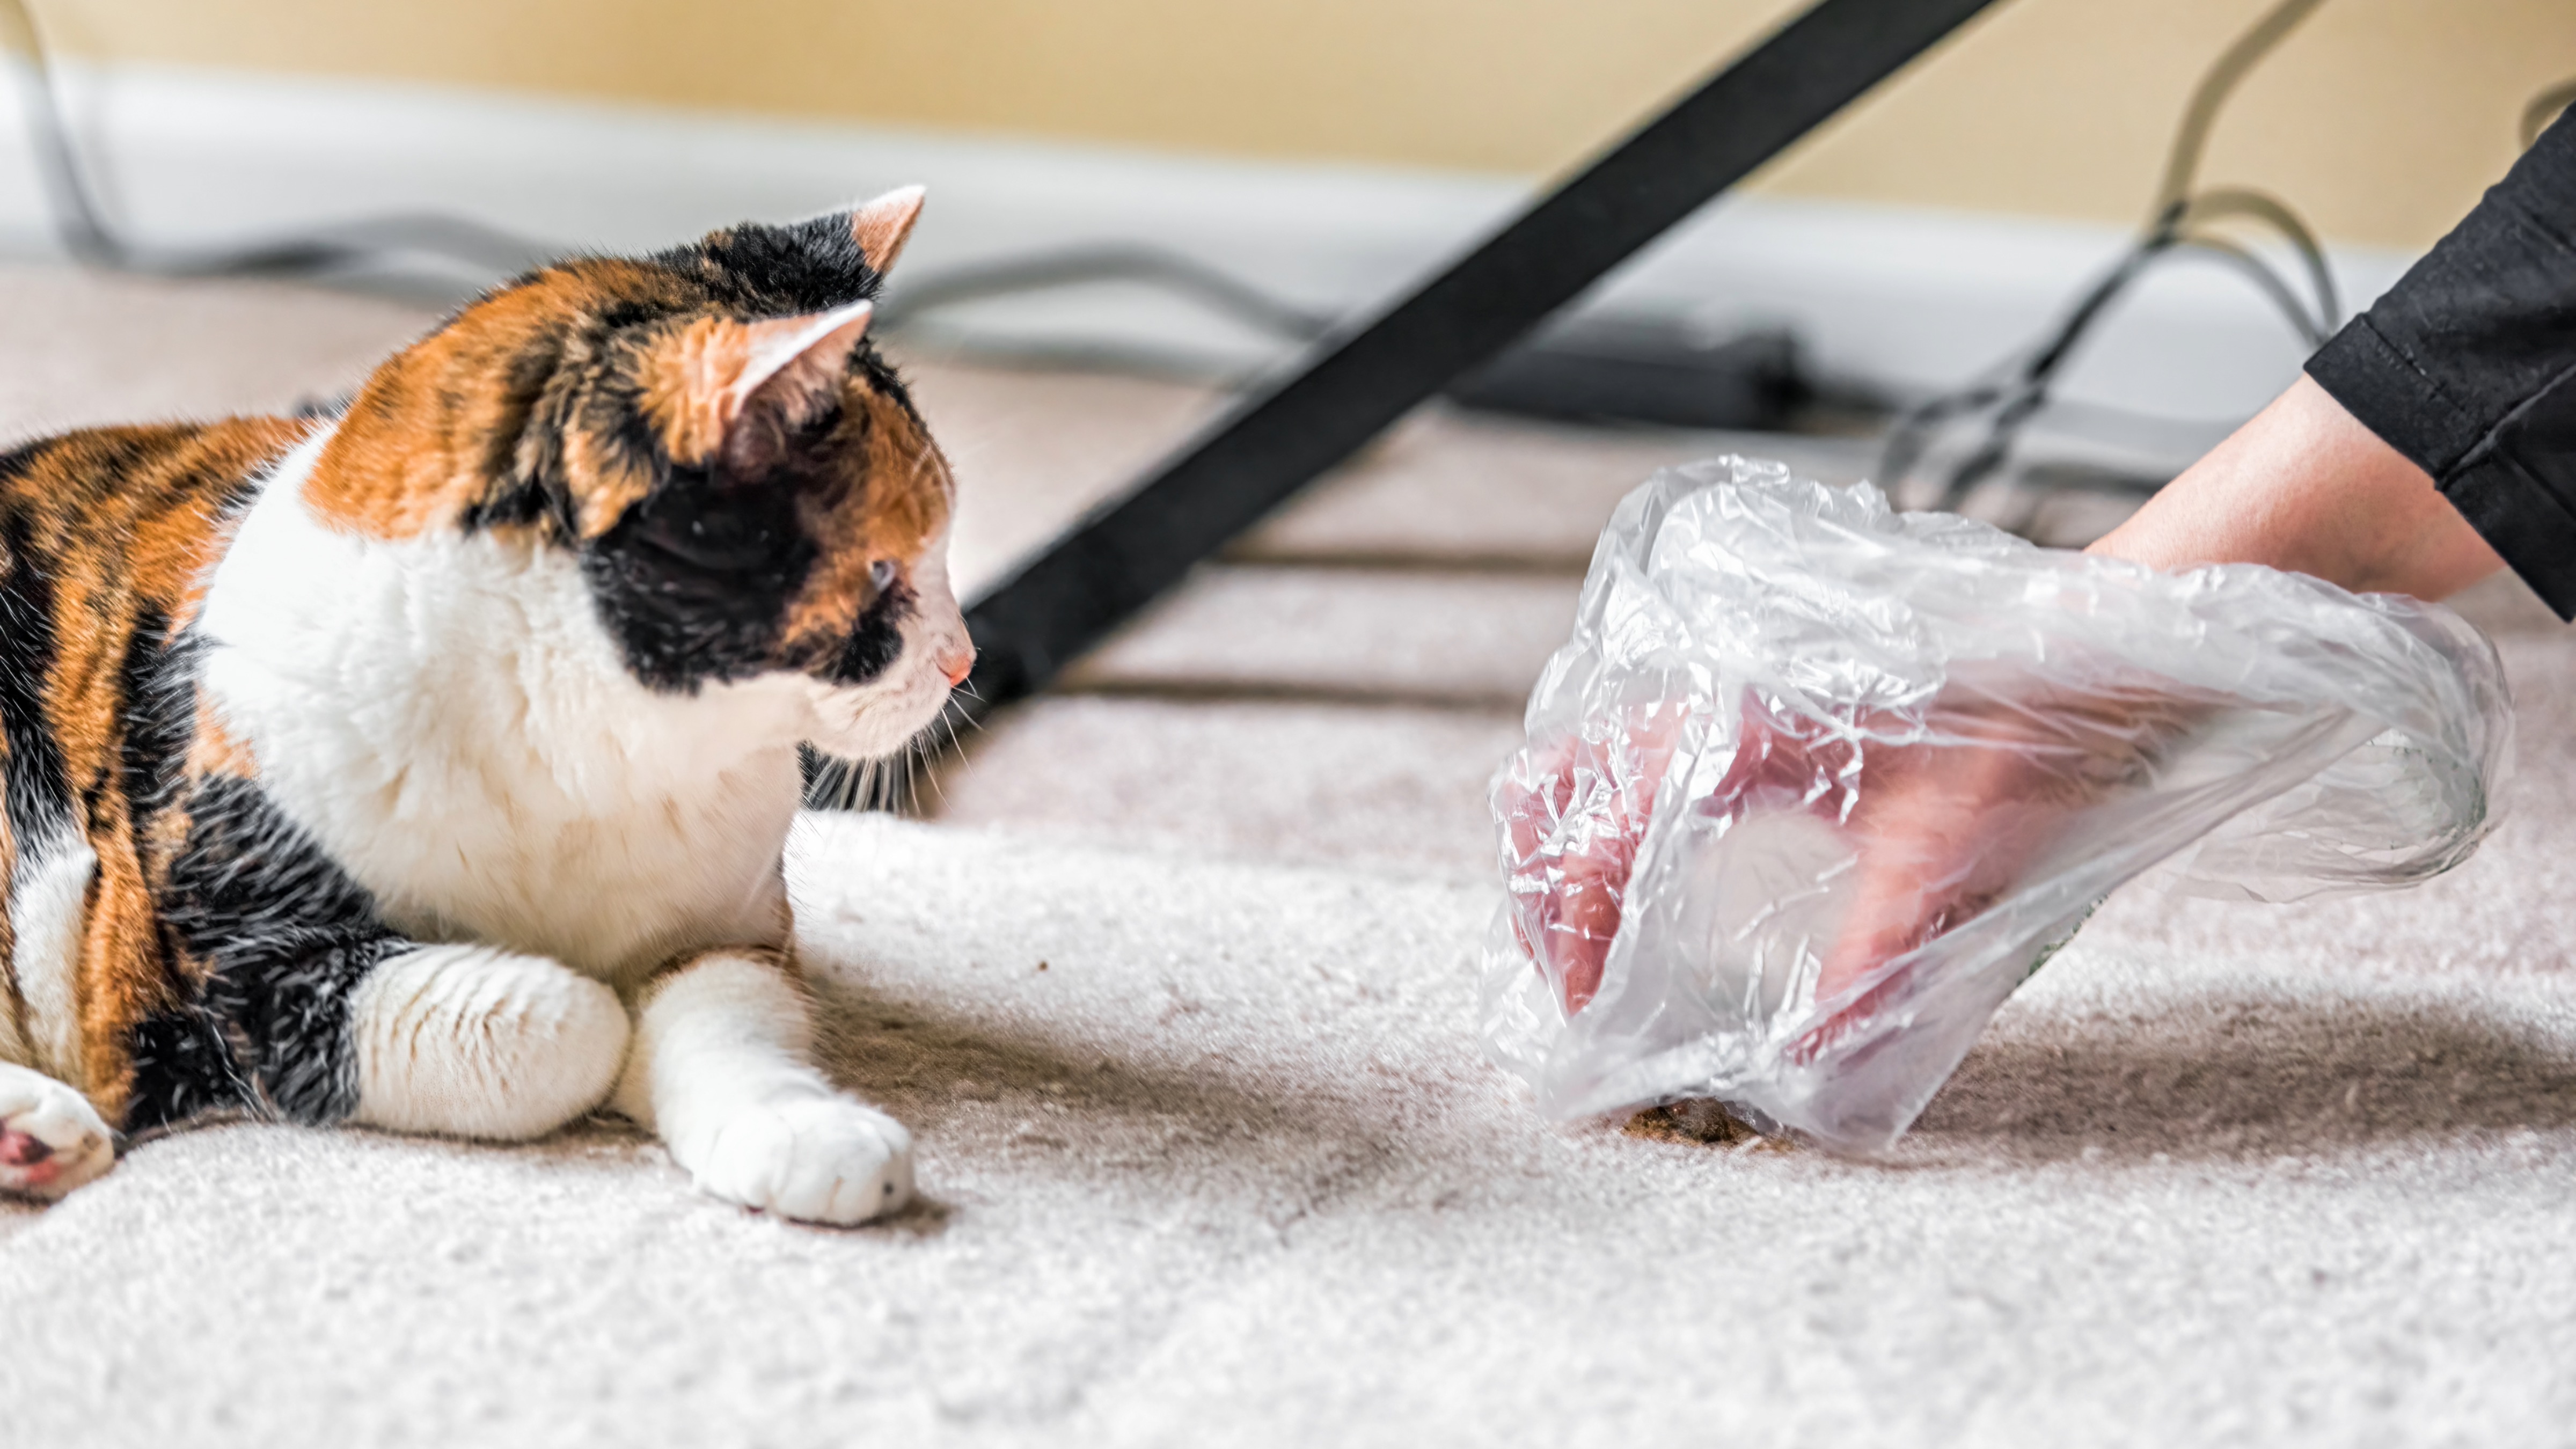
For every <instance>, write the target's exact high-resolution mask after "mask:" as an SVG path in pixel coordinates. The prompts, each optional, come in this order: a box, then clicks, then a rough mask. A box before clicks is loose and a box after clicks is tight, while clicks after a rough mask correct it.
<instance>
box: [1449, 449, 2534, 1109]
mask: <svg viewBox="0 0 2576 1449" xmlns="http://www.w3.org/2000/svg"><path fill="white" fill-rule="evenodd" d="M1528 736H1529V743H1528V745H1527V747H1526V748H1524V749H1523V750H1521V751H1520V752H1519V753H1518V754H1516V755H1514V756H1513V757H1512V759H1511V760H1510V761H1508V762H1507V763H1506V764H1505V766H1504V768H1503V770H1502V772H1501V773H1500V774H1499V775H1498V776H1497V777H1496V780H1495V784H1494V796H1493V798H1494V809H1495V815H1496V819H1497V822H1498V824H1499V826H1500V833H1501V839H1502V857H1503V861H1502V863H1503V870H1504V875H1505V879H1506V882H1507V885H1508V887H1509V892H1510V895H1509V900H1508V902H1507V904H1506V906H1505V909H1504V911H1503V912H1502V915H1501V918H1500V920H1499V921H1498V923H1497V927H1496V931H1495V938H1494V941H1493V943H1492V945H1491V946H1490V947H1489V949H1488V951H1487V962H1486V985H1487V993H1486V999H1487V1013H1486V1021H1485V1028H1486V1039H1487V1042H1488V1045H1489V1047H1490V1048H1491V1050H1492V1052H1493V1054H1494V1055H1495V1057H1496V1059H1497V1060H1499V1061H1501V1062H1502V1063H1503V1064H1504V1065H1506V1066H1508V1067H1510V1068H1511V1069H1513V1070H1514V1071H1516V1072H1518V1073H1519V1074H1520V1075H1521V1076H1522V1077H1524V1078H1525V1079H1526V1080H1527V1081H1528V1082H1529V1084H1530V1086H1531V1088H1532V1089H1533V1091H1534V1092H1535V1094H1536V1097H1537V1100H1538V1104H1539V1106H1540V1108H1541V1110H1543V1111H1545V1112H1546V1113H1548V1114H1549V1115H1552V1116H1558V1117H1574V1116H1583V1115H1589V1114H1593V1113H1599V1112H1606V1111H1614V1110H1619V1109H1624V1108H1632V1107H1642V1106H1647V1105H1651V1104H1655V1103H1661V1102H1669V1101H1675V1100H1681V1099H1690V1098H1714V1099H1717V1100H1720V1101H1723V1102H1725V1103H1727V1104H1728V1105H1729V1106H1730V1107H1731V1108H1732V1109H1734V1110H1735V1111H1736V1112H1737V1113H1739V1114H1740V1115H1743V1116H1745V1117H1746V1118H1748V1119H1750V1120H1752V1121H1753V1122H1754V1123H1755V1124H1756V1125H1757V1126H1764V1127H1767V1128H1769V1129H1772V1130H1779V1129H1784V1128H1785V1129H1788V1130H1791V1131H1794V1132H1795V1133H1797V1134H1799V1135H1801V1136H1803V1137H1806V1138H1809V1139H1811V1140H1814V1141H1816V1142H1819V1143H1821V1144H1823V1145H1825V1146H1828V1147H1831V1148H1834V1149H1836V1150H1839V1151H1845V1152H1851V1153H1859V1154H1870V1153H1877V1152H1883V1151H1885V1150H1886V1149H1888V1148H1890V1147H1892V1146H1893V1145H1894V1144H1895V1142H1896V1140H1897V1139H1898V1138H1899V1137H1900V1136H1901V1135H1902V1134H1903V1133H1904V1131H1905V1129H1906V1128H1907V1127H1908V1126H1910V1125H1911V1124H1912V1123H1913V1121H1914V1119H1915V1117H1916V1116H1917V1115H1918V1114H1920V1113H1921V1111H1922V1110H1923V1108H1924V1106H1925V1104H1926V1103H1928V1102H1929V1101H1930V1100H1931V1098H1932V1095H1933V1093H1934V1092H1936V1091H1938V1090H1939V1088H1940V1086H1941V1084H1942V1083H1943V1082H1944V1081H1946V1080H1947V1079H1948V1078H1949V1075H1950V1073H1951V1072H1952V1071H1953V1070H1955V1069H1956V1068H1957V1066H1958V1063H1959V1060H1960V1058H1961V1057H1963V1056H1965V1055H1966V1053H1967V1050H1968V1047H1969V1045H1970V1044H1971V1043H1972V1042H1973V1041H1974V1040H1975V1038H1976V1036H1977V1033H1978V1032H1979V1031H1980V1030H1982V1029H1983V1028H1984V1026H1985V1023H1986V1021H1987V1019H1988V1018H1989V1017H1990V1016H1992V1015H1993V1013H1994V1010H1995V1008H1996V1007H1997V1006H1999V1005H2001V1004H2002V1002H2003V999H2004V998H2005V997H2006V996H2007V995H2009V994H2010V993H2011V992H2012V990H2013V988H2014V987H2015V986H2017V985H2019V984H2020V983H2021V982H2022V981H2023V980H2025V979H2027V978H2028V977H2029V975H2030V974H2031V972H2033V971H2034V970H2036V969H2037V968H2038V967H2039V965H2040V964H2041V963H2042V962H2043V961H2045V960H2046V959H2047V957H2048V956H2049V954H2050V953H2051V952H2053V951H2054V950H2055V949H2056V948H2057V947H2058V946H2060V945H2062V944H2064V942H2065V941H2066V940H2067V938H2068V937H2070V936H2071V935H2073V934H2074V932H2075V929H2076V928H2077V927H2078V926H2079V925H2081V924H2082V923H2083V920H2084V918H2085V917H2086V916H2087V915H2088V914H2090V912H2091V911H2092V910H2093V908H2094V907H2095V906H2096V905H2097V904H2099V903H2100V901H2101V900H2102V898H2103V897H2104V896H2105V895H2106V894H2108V893H2109V892H2110V891H2111V889H2112V888H2113V887H2115V886H2118V885H2119V884H2121V883H2122V882H2123V881H2126V880H2129V879H2131V878H2132V877H2134V876H2137V875H2139V874H2140V873H2142V872H2145V871H2147V870H2149V869H2150V868H2153V867H2157V866H2159V865H2160V863H2161V864H2163V865H2164V866H2166V867H2167V868H2168V869H2169V870H2171V871H2172V872H2173V874H2174V878H2175V886H2176V888H2177V889H2178V890H2180V891H2182V892H2184V893H2188V894H2196V895H2208V896H2218V897H2224V898H2233V899H2240V900H2262V901H2280V900H2289V899H2295V898H2298V897H2302V896H2310V895H2315V894H2318V893H2321V892H2328V891H2339V890H2354V889H2363V888H2368V887H2373V886H2391V885H2407V884H2412V883H2414V882H2417V881H2422V880H2425V879H2428V878H2430V877H2432V876H2434V875H2438V874H2440V873H2441V872H2443V871H2446V870H2448V869H2450V868H2451V867H2453V866H2455V865H2457V864H2459V863H2460V862H2461V861H2463V860H2465V859H2467V858H2468V856H2469V855H2470V854H2471V853H2472V852H2473V851H2474V850H2475V849H2476V847H2477V843H2478V841H2479V840H2480V839H2481V838H2482V837H2483V836H2484V835H2485V833H2486V831H2487V829H2488V828H2489V826H2490V824H2491V811H2492V801H2493V800H2494V798H2495V795H2496V792H2497V790H2498V788H2499V787H2500V785H2501V783H2502V780H2503V778H2504V774H2505V771H2506V769H2507V768H2508V761H2509V758H2510V754H2511V744H2512V716H2511V702H2510V699H2509V697H2508V695H2507V692H2506V687H2505V682H2504V675H2503V670H2502V666H2501V665H2500V663H2499V662H2498V660H2497V658H2496V654H2495V650H2494V647H2493V646H2492V645H2491V644H2489V643H2488V642H2487V640H2486V638H2485V636H2483V635H2481V634H2480V633H2478V631H2477V630H2476V629H2474V628H2472V627H2471V626H2470V625H2469V624H2467V623H2466V622H2465V621H2463V620H2462V619H2460V618H2459V617H2458V616H2457V615H2455V614H2453V613H2451V612H2450V611H2449V610H2447V609H2443V608H2441V607H2439V606H2438V605H2431V604H2423V603H2419V602H2417V601H2415V600H2412V599H2405V598H2399V597H2395V596H2389V595H2354V594H2350V593H2347V592H2345V591H2343V590H2341V589H2338V588H2335V587H2333V586H2332V585H2329V584H2325V583H2322V582H2320V581H2318V580H2315V579H2311V578H2306V577H2303V576H2300V575H2296V574H2286V573H2281V572H2278V571H2275V570H2271V569H2264V568H2256V567H2252V566H2247V565H2232V566H2226V567H2215V568H2204V569H2199V570H2195V571H2193V572H2189V573H2182V574H2158V573H2155V572H2153V571H2151V570H2148V569H2144V568H2140V567H2138V566H2135V565H2130V564H2125V563H2122V562H2119V561H2116V560H2110V559H2101V558H2093V557H2088V556H2085V555H2082V554H2075V553H2067V552H2061V551H2055V550H2047V549H2040V548H2036V547H2033V546H2032V545H2030V544H2028V543H2025V542H2023V541H2022V540H2020V539H2017V538H2014V537H2012V536H2011V535H2009V534H2006V533H2003V532H2001V531H1999V530H1997V529H1993V528H1990V527H1987V526H1985V525H1983V524H1979V523H1974V522H1971V521H1969V520H1966V519H1962V518H1957V517H1953V516H1949V515H1943V514H1919V513H1918V514H1898V513H1895V512H1893V511H1892V510H1891V509H1890V508H1889V507H1888V504H1887V500H1886V498H1885V497H1884V496H1883V495H1882V494H1880V493H1879V491H1878V490H1877V489H1875V488H1872V487H1870V486H1868V485H1866V484H1864V485H1860V486H1857V487H1851V488H1833V487H1827V486H1824V485H1821V484H1817V483H1811V482H1804V481H1800V480H1797V479H1793V478H1792V477H1790V475H1789V473H1788V471H1787V470H1786V469H1785V468H1783V467H1782V466H1780V465H1779V464H1776V463H1762V462H1753V461H1748V460H1745V459H1742V458H1722V459H1718V460H1715V461H1713V462H1707V463H1698V464H1693V465H1691V466H1689V467H1685V468H1679V469H1671V470H1667V471H1665V472H1663V473H1661V474H1658V475H1657V476H1656V477H1655V478H1653V479H1652V480H1650V481H1649V482H1648V483H1647V484H1646V485H1645V486H1643V487H1641V488H1639V489H1638V490H1637V491H1636V492H1634V493H1632V494H1630V495H1629V496H1628V498H1627V499H1626V500H1625V501H1623V502H1622V503H1621V504H1620V506H1619V509H1618V512H1617V513H1616V514H1615V515H1614V516H1613V517H1612V519H1611V522H1610V526H1609V528H1608V529H1607V531H1606V532H1605V533H1604V534H1603V536H1602V539H1601V544H1600V548H1599V550H1598V551H1597V552H1596V553H1595V554H1594V556H1593V561H1592V570H1591V574H1590V576H1589V578H1588V579H1587V580H1586V581H1585V584H1584V590H1583V598H1582V604H1581V608H1580V611H1579V613H1578V616H1577V618H1576V622H1575V629H1574V637H1573V639H1572V641H1571V642H1570V643H1568V644H1567V645H1566V646H1565V647H1564V648H1563V649H1561V650H1559V651H1558V652H1557V654H1556V656H1555V658H1554V659H1553V660H1552V661H1551V662H1550V663H1549V665H1548V668H1547V671H1546V673H1545V675H1544V676H1543V677H1542V678H1541V679H1540V681H1539V684H1538V687H1537V689H1536V691H1535V692H1534V693H1533V694H1532V696H1531V699H1530V705H1529V714H1528Z"/></svg>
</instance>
